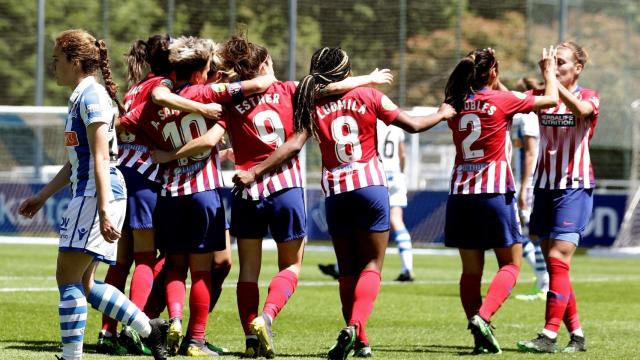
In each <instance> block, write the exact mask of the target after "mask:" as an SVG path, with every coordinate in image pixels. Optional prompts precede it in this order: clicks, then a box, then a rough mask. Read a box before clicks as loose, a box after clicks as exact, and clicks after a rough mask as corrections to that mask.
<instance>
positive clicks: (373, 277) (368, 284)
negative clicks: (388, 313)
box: [349, 269, 381, 338]
mask: <svg viewBox="0 0 640 360" xmlns="http://www.w3.org/2000/svg"><path fill="white" fill-rule="evenodd" d="M380 280H381V279H380V272H379V271H377V270H366V269H365V270H362V272H361V273H360V277H359V278H358V282H357V283H356V288H355V291H354V293H353V312H352V314H351V319H350V320H349V325H356V333H357V334H356V335H357V337H358V338H361V337H362V334H364V332H365V330H364V329H365V327H366V326H367V320H369V316H370V315H371V312H372V311H373V303H374V302H375V301H376V297H377V296H378V293H379V292H380Z"/></svg>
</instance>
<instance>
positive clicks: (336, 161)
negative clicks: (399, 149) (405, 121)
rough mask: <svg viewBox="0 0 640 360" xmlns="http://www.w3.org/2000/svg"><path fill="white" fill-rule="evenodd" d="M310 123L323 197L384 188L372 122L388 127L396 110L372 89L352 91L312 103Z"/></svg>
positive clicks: (393, 118) (391, 103)
mask: <svg viewBox="0 0 640 360" xmlns="http://www.w3.org/2000/svg"><path fill="white" fill-rule="evenodd" d="M315 110H316V113H315V116H314V121H315V124H316V128H317V134H318V138H319V142H320V144H319V145H320V152H321V154H322V166H323V169H322V189H323V190H324V193H325V195H326V196H331V195H335V194H340V193H343V192H348V191H352V190H356V189H360V188H364V187H367V186H373V185H384V186H386V185H387V181H386V177H385V174H384V169H383V167H382V162H381V161H380V157H379V155H378V144H377V135H376V121H377V119H380V120H382V121H383V122H384V123H385V124H387V125H389V124H391V123H392V122H393V121H394V120H395V119H396V118H397V117H398V114H400V109H398V107H397V106H396V104H394V103H393V102H392V101H391V100H390V99H389V98H388V97H387V96H386V95H384V94H383V93H381V92H380V91H378V90H376V89H373V88H365V87H362V88H356V89H353V90H351V91H349V92H348V93H346V94H344V95H342V96H340V97H328V98H324V99H321V100H319V101H317V102H316V109H315Z"/></svg>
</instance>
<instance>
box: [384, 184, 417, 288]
mask: <svg viewBox="0 0 640 360" xmlns="http://www.w3.org/2000/svg"><path fill="white" fill-rule="evenodd" d="M391 179H392V180H391V181H390V182H389V204H390V206H391V215H390V220H391V233H390V235H391V240H392V241H393V242H395V244H396V246H397V248H398V255H399V256H400V264H401V265H402V269H401V271H400V275H398V277H397V278H396V281H413V276H414V275H413V247H412V245H411V234H410V233H409V230H407V227H406V226H405V224H404V219H403V212H404V210H403V208H405V207H406V206H407V182H406V177H405V176H404V174H402V173H399V174H394V175H393V176H392V177H391Z"/></svg>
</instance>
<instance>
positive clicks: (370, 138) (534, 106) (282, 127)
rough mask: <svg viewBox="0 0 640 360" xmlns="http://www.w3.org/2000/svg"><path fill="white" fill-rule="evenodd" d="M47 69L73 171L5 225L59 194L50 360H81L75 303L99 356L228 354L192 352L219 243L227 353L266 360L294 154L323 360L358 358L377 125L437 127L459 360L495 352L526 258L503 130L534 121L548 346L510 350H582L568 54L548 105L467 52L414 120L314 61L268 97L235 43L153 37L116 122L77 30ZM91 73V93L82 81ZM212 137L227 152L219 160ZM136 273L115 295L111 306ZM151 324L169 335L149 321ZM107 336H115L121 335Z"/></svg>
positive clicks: (338, 67)
mask: <svg viewBox="0 0 640 360" xmlns="http://www.w3.org/2000/svg"><path fill="white" fill-rule="evenodd" d="M53 59H54V71H55V75H56V80H57V83H58V84H59V85H61V86H65V87H68V88H70V89H72V90H73V93H72V95H71V97H70V99H69V115H68V117H67V120H66V123H65V146H66V148H67V151H68V154H69V161H68V163H67V164H65V165H64V166H63V167H62V169H61V170H60V172H59V173H58V175H56V177H55V178H54V179H53V180H52V181H51V182H50V183H49V184H48V185H46V186H45V187H44V188H43V189H42V190H41V191H40V192H39V193H38V194H36V195H35V196H34V197H31V198H29V199H27V200H25V201H24V202H23V203H22V204H21V206H20V210H19V211H20V213H21V214H22V215H24V216H27V217H32V216H33V215H34V214H35V213H36V212H37V211H38V210H39V209H40V208H41V207H42V205H43V204H44V201H46V199H47V198H48V197H50V196H51V195H52V194H54V193H55V192H57V191H58V190H60V189H61V188H62V187H64V186H66V185H67V184H69V183H70V184H71V188H72V194H73V200H72V201H71V202H70V204H69V207H68V209H67V210H66V212H65V214H64V221H63V227H62V229H61V233H60V245H59V254H58V264H57V272H56V279H57V282H58V286H59V289H60V303H59V315H60V316H59V317H60V329H61V336H62V344H63V352H62V357H61V358H62V359H65V360H72V359H80V358H82V343H83V334H84V327H85V324H86V316H87V305H86V304H87V302H88V303H90V304H91V305H92V306H93V307H94V308H96V309H98V310H100V311H101V312H103V314H104V315H105V317H104V319H103V328H102V330H101V331H100V335H99V344H98V349H99V350H100V351H103V352H107V353H111V354H124V353H127V352H131V351H134V352H138V353H145V352H149V353H151V354H152V355H153V356H154V358H155V359H165V358H166V357H167V356H170V355H176V354H183V355H187V356H216V355H219V354H221V353H225V352H227V351H228V350H227V349H225V348H223V347H219V346H216V345H213V344H210V343H209V342H207V341H206V339H205V330H206V326H207V322H208V317H209V313H210V312H211V311H213V309H214V308H215V305H216V302H217V301H218V299H219V297H220V293H221V291H222V283H223V282H224V280H225V278H226V277H227V275H228V274H229V271H230V268H231V248H230V235H233V236H234V237H235V238H236V239H237V245H238V255H239V263H240V264H239V265H240V274H239V278H238V282H237V290H236V294H237V305H238V313H239V317H240V322H241V325H242V328H243V331H244V334H245V341H246V344H245V345H246V349H245V351H244V353H243V354H242V355H243V356H245V357H258V356H264V357H267V358H273V357H274V356H275V355H276V351H275V347H274V343H273V337H272V333H271V327H272V324H273V322H274V321H275V319H276V317H277V315H278V314H279V313H280V311H281V310H282V309H283V307H284V306H285V304H286V302H287V301H288V299H289V298H290V297H291V296H292V294H293V293H294V292H295V290H296V286H297V283H298V277H299V274H300V270H301V265H302V255H303V249H304V238H305V236H306V213H305V205H304V198H303V190H302V180H301V167H300V162H299V159H298V153H299V152H300V150H301V149H302V148H303V146H304V145H305V143H306V142H307V140H309V139H310V138H314V139H315V140H316V142H317V143H318V145H319V147H320V151H321V155H322V181H321V186H322V189H323V191H324V193H325V195H326V200H325V208H326V218H327V224H328V229H329V233H330V235H331V239H332V243H333V247H334V249H335V254H336V258H337V265H338V268H339V274H338V275H339V276H338V281H339V289H340V301H341V304H342V314H343V316H344V320H345V324H346V326H345V327H344V328H343V329H341V330H340V332H339V334H338V337H337V340H336V342H335V344H334V345H333V346H332V347H331V349H330V350H329V352H328V358H329V359H345V358H346V357H347V356H349V354H351V352H352V351H353V354H354V356H357V357H370V356H372V351H371V347H370V343H369V339H368V337H367V334H366V323H367V320H368V318H369V316H370V314H371V312H372V309H373V305H374V302H375V299H376V297H377V295H378V292H379V290H380V283H381V281H380V280H381V275H380V274H381V271H382V265H383V260H384V254H385V250H386V248H387V245H388V241H389V229H390V203H389V192H388V190H387V176H386V175H385V169H384V167H383V165H382V162H381V156H380V154H379V152H378V146H377V145H378V144H377V142H378V140H377V138H376V133H377V131H378V130H377V126H378V125H377V122H378V121H381V122H382V123H384V124H385V125H386V126H388V125H395V126H397V127H399V128H401V129H403V130H405V131H407V132H410V133H416V132H422V131H426V130H428V129H430V128H431V127H433V126H435V125H437V124H438V123H440V122H441V121H447V123H448V125H449V127H450V129H451V131H452V134H453V143H454V144H455V147H456V158H455V165H454V169H453V171H452V176H451V187H450V196H449V199H448V202H447V213H446V224H445V245H446V246H449V247H455V248H458V249H459V252H460V257H461V260H462V275H461V278H460V298H461V300H462V305H463V308H464V311H465V314H466V317H467V319H468V320H469V323H468V324H469V329H470V330H471V332H472V334H473V337H474V341H475V347H474V350H473V352H474V353H477V354H480V353H486V352H489V353H500V352H501V349H500V345H499V344H498V341H497V340H496V338H495V336H494V335H493V331H492V328H491V325H490V321H491V318H492V316H493V315H494V314H495V312H496V311H497V310H498V309H499V308H500V306H501V305H502V304H503V303H504V301H505V300H506V299H507V298H508V296H509V294H510V292H511V289H513V287H514V286H515V283H516V279H517V277H518V275H519V268H520V261H521V259H522V235H521V232H520V222H519V218H518V211H517V207H516V202H517V200H516V197H515V190H516V189H515V182H514V178H513V174H512V171H511V166H510V158H511V138H510V128H511V123H512V118H513V116H514V115H516V114H519V113H525V114H526V113H529V112H532V111H534V112H536V113H537V116H538V119H539V124H540V156H539V159H538V163H537V166H536V173H535V176H534V180H533V182H532V183H533V188H534V189H535V190H534V194H535V197H534V200H533V213H532V215H531V224H530V233H531V234H533V235H536V236H538V238H539V239H540V240H541V245H542V252H543V253H544V255H545V259H546V263H547V265H548V271H549V277H550V284H549V290H548V293H547V294H548V295H547V311H546V314H545V320H546V323H545V328H544V330H543V331H542V332H541V334H540V335H539V336H538V337H537V338H535V339H533V340H531V341H523V342H520V343H518V347H519V348H520V349H521V350H523V351H534V352H555V351H556V344H555V343H556V340H555V339H556V337H557V331H558V329H559V326H560V323H561V321H564V322H565V324H566V326H567V328H568V330H569V331H570V333H571V341H570V343H569V345H568V346H567V347H566V348H564V351H584V350H586V347H585V342H584V334H583V333H582V330H581V326H580V322H579V320H578V314H577V307H576V298H575V295H574V292H573V289H572V287H571V282H570V280H569V263H570V260H571V255H572V254H573V252H574V251H575V249H576V246H577V244H578V242H579V240H580V237H581V232H582V231H583V230H584V228H585V226H586V222H587V220H588V218H589V215H590V212H591V206H592V205H591V204H592V189H593V187H594V185H595V182H594V177H593V170H592V168H591V163H590V160H589V148H588V146H589V140H590V138H591V136H592V135H593V130H594V128H595V125H596V123H597V116H598V106H599V102H598V95H597V93H595V92H594V91H592V90H589V89H585V88H582V87H580V86H578V85H577V79H578V77H579V75H580V72H581V71H582V69H583V67H584V65H585V63H586V54H585V52H584V51H583V50H582V48H580V47H579V46H578V45H576V44H575V43H572V42H567V43H562V44H560V45H558V46H557V47H555V48H554V47H550V48H549V49H544V51H543V54H542V59H541V60H540V68H541V70H542V76H543V78H544V89H542V90H534V91H532V92H527V93H519V92H511V91H508V90H507V89H506V87H505V86H504V85H503V84H502V83H501V82H500V80H499V70H498V67H499V66H498V65H499V62H498V60H497V58H496V56H495V53H494V51H493V50H492V49H479V50H475V51H473V52H471V53H469V55H467V56H466V57H464V58H463V59H462V60H460V62H459V63H458V64H457V66H456V67H455V69H454V70H453V71H452V73H451V75H450V77H449V80H448V82H447V86H446V89H445V101H444V103H443V104H442V105H441V106H440V107H439V109H438V111H437V112H436V113H435V114H432V115H429V116H412V115H410V114H409V113H407V112H404V111H401V110H400V109H399V108H398V107H397V106H396V105H395V104H394V103H393V102H392V101H391V100H390V99H389V98H388V97H387V96H385V95H384V94H383V93H381V92H380V91H378V90H376V89H375V88H372V87H368V85H379V84H387V83H389V82H391V80H392V76H391V74H390V72H389V71H388V70H381V71H378V70H377V69H376V70H375V71H374V72H372V73H371V74H369V75H366V76H358V77H353V76H352V72H351V65H350V61H349V56H348V55H347V53H346V52H345V51H344V50H342V49H340V48H333V47H323V48H321V49H319V50H317V51H316V52H315V53H314V54H313V57H312V58H311V64H310V69H309V75H307V76H305V77H304V78H303V79H302V80H301V81H300V82H299V83H297V82H293V81H284V82H283V81H279V80H277V79H276V78H275V76H274V71H273V62H272V59H271V57H270V56H269V52H268V51H267V49H266V48H264V47H263V46H260V45H257V44H255V43H251V42H249V41H248V40H247V39H245V38H243V37H238V36H234V37H232V38H230V39H228V40H227V41H225V42H223V43H218V44H216V43H214V42H213V41H211V40H208V39H200V38H194V37H180V38H175V39H174V38H170V37H168V36H166V35H156V36H152V37H150V38H149V39H148V40H146V41H142V40H138V41H136V42H134V43H133V45H132V46H131V50H130V53H129V54H128V56H127V63H128V69H129V71H128V78H129V82H130V89H129V91H128V92H127V93H126V94H125V96H124V100H123V103H124V105H120V101H119V100H118V98H117V94H116V86H115V83H114V82H113V80H112V78H111V72H110V66H109V59H108V56H107V51H106V46H105V44H104V42H103V41H102V40H96V39H95V38H94V37H93V36H91V35H90V34H89V33H87V32H85V31H83V30H67V31H64V32H62V33H60V34H59V35H58V36H57V38H56V43H55V48H54V57H53ZM98 69H100V70H101V72H102V77H103V81H104V84H105V86H104V87H103V86H102V85H100V84H99V83H98V82H97V80H96V79H95V77H94V74H95V73H96V72H97V70H98ZM113 104H116V105H117V107H118V111H114V107H113ZM225 134H227V135H228V137H229V142H230V147H229V148H228V149H224V150H221V149H222V145H223V143H226V141H225V140H224V135H225ZM116 138H118V141H116ZM116 143H117V148H116ZM221 159H229V160H231V161H233V162H234V163H235V167H236V174H235V176H234V178H233V182H234V190H233V195H232V200H231V221H230V224H228V223H227V221H226V219H225V210H224V207H223V205H222V201H221V196H220V193H219V191H220V188H221V187H222V186H223V182H222V176H221V171H220V161H221ZM116 165H117V166H116ZM268 230H269V231H270V233H271V235H272V237H273V239H274V240H275V242H276V244H277V249H278V267H279V272H278V273H277V274H276V275H275V276H274V277H273V278H272V279H271V282H270V284H269V291H268V294H267V297H266V300H265V302H264V305H263V307H262V311H261V313H259V312H258V308H259V288H258V277H259V274H260V267H261V257H262V241H261V240H262V238H263V237H265V236H266V235H267V231H268ZM399 230H404V232H406V229H399ZM396 232H397V234H396V235H394V237H397V236H398V235H402V236H403V241H406V239H404V237H405V234H404V233H403V232H402V231H396ZM406 237H408V234H407V235H406ZM117 240H119V241H117ZM116 241H117V242H116ZM398 243H399V244H400V240H398ZM399 246H400V245H399ZM403 246H406V244H404V245H403ZM409 246H410V243H409ZM487 249H494V251H495V254H496V257H497V259H498V263H499V266H500V268H499V270H498V272H497V274H496V275H495V276H494V278H493V280H492V282H491V285H490V286H489V289H488V292H487V295H486V296H485V298H484V300H483V298H482V296H481V292H480V285H481V278H482V272H483V267H484V252H485V250H487ZM98 261H103V262H106V263H108V264H110V265H111V266H110V268H109V270H108V273H107V277H106V279H105V282H104V283H103V282H98V281H94V273H95V269H96V266H97V263H98ZM134 262H135V268H134V271H133V276H132V279H131V288H130V298H127V297H126V296H125V295H124V294H123V293H122V291H123V289H124V287H125V283H126V279H127V277H128V274H129V269H130V267H131V265H132V263H134ZM188 273H190V276H191V291H190V295H189V303H188V305H189V321H188V325H187V326H186V329H183V325H182V321H183V308H184V305H185V296H186V285H185V283H186V277H187V274H188ZM408 276H411V275H408ZM165 307H166V309H167V311H168V314H169V321H168V322H166V321H164V320H162V319H159V318H157V317H158V316H159V315H160V313H161V312H162V311H164V309H165ZM150 318H151V319H154V320H150ZM111 319H113V320H111ZM118 321H119V322H123V323H124V324H125V325H126V326H125V327H124V329H123V331H122V332H121V333H120V335H119V336H118V333H117V322H118ZM143 339H144V340H143Z"/></svg>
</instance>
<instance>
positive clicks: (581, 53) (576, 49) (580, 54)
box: [557, 41, 589, 67]
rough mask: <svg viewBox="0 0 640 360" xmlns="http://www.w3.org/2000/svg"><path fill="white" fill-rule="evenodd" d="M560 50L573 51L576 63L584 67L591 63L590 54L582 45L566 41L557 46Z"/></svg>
mask: <svg viewBox="0 0 640 360" xmlns="http://www.w3.org/2000/svg"><path fill="white" fill-rule="evenodd" d="M557 47H558V48H565V49H569V50H571V52H572V53H573V57H574V58H575V59H576V62H577V63H578V64H580V65H582V67H584V66H585V65H586V64H587V61H589V54H588V53H587V51H586V50H585V49H584V48H583V47H582V46H580V45H578V44H576V43H575V42H573V41H565V42H563V43H561V44H559V45H558V46H557Z"/></svg>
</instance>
